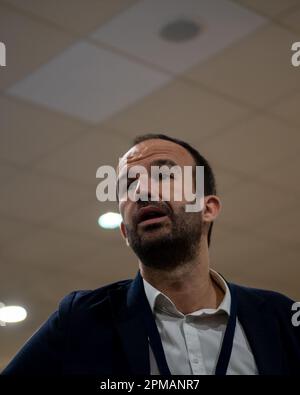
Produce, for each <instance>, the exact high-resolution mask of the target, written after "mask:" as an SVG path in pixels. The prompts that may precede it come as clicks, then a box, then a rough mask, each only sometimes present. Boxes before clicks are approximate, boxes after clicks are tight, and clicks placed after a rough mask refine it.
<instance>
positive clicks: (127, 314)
mask: <svg viewBox="0 0 300 395" xmlns="http://www.w3.org/2000/svg"><path fill="white" fill-rule="evenodd" d="M109 299H110V304H111V309H112V313H113V320H114V325H115V327H116V329H117V331H118V334H119V336H120V339H121V343H122V346H123V349H124V351H125V354H126V357H127V360H128V363H129V365H130V369H131V371H132V374H134V375H137V374H140V375H149V374H150V361H149V343H148V336H147V331H146V328H145V325H144V322H143V319H142V312H143V309H144V304H145V303H148V300H147V298H146V296H145V292H144V286H143V283H142V277H141V275H140V272H139V271H138V274H137V275H136V277H135V279H134V280H133V281H132V283H131V284H129V285H127V286H123V287H120V288H118V289H115V290H111V291H109ZM152 319H153V320H154V318H152Z"/></svg>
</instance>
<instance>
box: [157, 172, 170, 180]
mask: <svg viewBox="0 0 300 395" xmlns="http://www.w3.org/2000/svg"><path fill="white" fill-rule="evenodd" d="M167 178H174V174H173V173H171V174H169V173H159V180H160V181H161V180H165V179H167Z"/></svg>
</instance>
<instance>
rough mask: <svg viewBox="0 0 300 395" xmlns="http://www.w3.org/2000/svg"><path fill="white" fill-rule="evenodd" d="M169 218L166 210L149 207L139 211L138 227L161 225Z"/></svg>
mask: <svg viewBox="0 0 300 395" xmlns="http://www.w3.org/2000/svg"><path fill="white" fill-rule="evenodd" d="M167 218H169V216H168V213H167V211H166V210H164V209H161V208H158V207H154V206H148V207H144V208H141V209H140V210H139V213H138V219H137V223H138V225H143V226H146V225H151V224H158V223H161V222H163V221H165V220H166V219H167Z"/></svg>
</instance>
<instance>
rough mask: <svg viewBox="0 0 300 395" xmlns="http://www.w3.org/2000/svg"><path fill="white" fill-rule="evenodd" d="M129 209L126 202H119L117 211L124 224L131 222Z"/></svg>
mask: <svg viewBox="0 0 300 395" xmlns="http://www.w3.org/2000/svg"><path fill="white" fill-rule="evenodd" d="M129 209H130V206H129V203H128V202H121V203H119V211H120V214H121V216H122V220H123V222H124V223H125V224H128V223H130V222H131V220H130V216H129Z"/></svg>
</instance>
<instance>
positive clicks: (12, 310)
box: [0, 303, 27, 326]
mask: <svg viewBox="0 0 300 395" xmlns="http://www.w3.org/2000/svg"><path fill="white" fill-rule="evenodd" d="M26 317H27V311H26V310H25V309H24V307H21V306H5V305H3V304H2V303H1V306H0V323H1V326H5V325H6V323H12V322H20V321H24V320H25V318H26Z"/></svg>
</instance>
